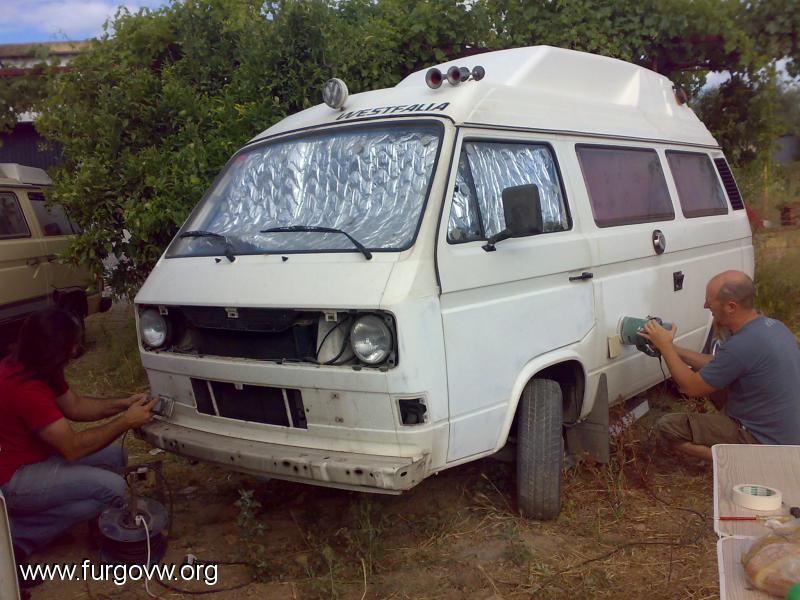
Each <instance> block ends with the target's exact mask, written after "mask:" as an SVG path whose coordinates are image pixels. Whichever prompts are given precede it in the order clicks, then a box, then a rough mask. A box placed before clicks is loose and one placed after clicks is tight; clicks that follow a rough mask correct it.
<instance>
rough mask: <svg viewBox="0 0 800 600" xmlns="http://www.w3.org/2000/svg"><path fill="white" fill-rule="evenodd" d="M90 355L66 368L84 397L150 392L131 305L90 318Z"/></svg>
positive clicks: (117, 306) (88, 335)
mask: <svg viewBox="0 0 800 600" xmlns="http://www.w3.org/2000/svg"><path fill="white" fill-rule="evenodd" d="M86 342H87V352H86V353H85V354H84V355H83V356H81V357H80V358H79V359H77V360H74V361H72V362H71V363H70V364H69V365H68V366H67V369H66V377H67V381H69V382H70V385H71V387H73V388H74V389H75V390H77V391H78V392H79V393H81V394H85V395H89V396H98V397H101V398H102V397H120V396H130V395H132V394H135V393H138V392H143V391H147V389H148V383H147V376H146V374H145V371H144V368H143V367H142V362H141V360H140V358H139V348H138V345H137V342H136V326H135V322H134V318H133V309H132V307H131V306H130V305H128V304H124V305H119V304H118V305H115V306H114V307H113V308H112V309H111V310H110V311H108V312H106V313H100V314H96V315H92V316H90V317H88V318H87V319H86Z"/></svg>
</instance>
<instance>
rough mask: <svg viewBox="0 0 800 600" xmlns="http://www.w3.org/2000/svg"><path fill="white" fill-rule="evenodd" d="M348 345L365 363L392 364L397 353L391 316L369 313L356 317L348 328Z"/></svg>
mask: <svg viewBox="0 0 800 600" xmlns="http://www.w3.org/2000/svg"><path fill="white" fill-rule="evenodd" d="M350 347H351V348H352V350H353V353H354V354H355V355H356V358H358V360H360V361H361V362H362V363H364V364H366V365H370V366H378V365H381V364H384V363H385V364H386V365H387V366H394V365H395V363H396V360H397V354H396V352H395V335H394V323H393V321H392V318H391V316H389V315H379V314H374V313H370V314H365V315H361V316H359V317H358V318H356V320H355V322H354V323H353V326H352V328H351V329H350Z"/></svg>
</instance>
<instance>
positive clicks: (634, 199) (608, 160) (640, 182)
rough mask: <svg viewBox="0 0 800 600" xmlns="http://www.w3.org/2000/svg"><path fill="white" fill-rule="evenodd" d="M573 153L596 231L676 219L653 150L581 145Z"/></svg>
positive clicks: (659, 163)
mask: <svg viewBox="0 0 800 600" xmlns="http://www.w3.org/2000/svg"><path fill="white" fill-rule="evenodd" d="M576 150H577V152H578V159H579V160H580V163H581V171H582V172H583V179H584V181H585V182H586V189H587V190H588V192H589V202H590V203H591V205H592V213H593V214H594V221H595V223H597V225H598V226H599V227H611V226H614V225H628V224H630V223H645V222H648V221H666V220H669V219H672V218H674V217H675V211H674V210H673V208H672V200H671V199H670V197H669V190H668V189H667V182H666V180H665V179H664V172H663V171H662V169H661V162H660V161H659V160H658V154H657V153H656V151H655V150H649V149H646V148H612V147H607V146H584V145H581V146H577V147H576Z"/></svg>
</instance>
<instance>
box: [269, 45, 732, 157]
mask: <svg viewBox="0 0 800 600" xmlns="http://www.w3.org/2000/svg"><path fill="white" fill-rule="evenodd" d="M477 65H480V66H483V67H484V69H485V70H486V75H485V77H484V78H483V79H482V80H481V81H472V80H471V81H467V82H464V83H461V84H459V85H457V86H452V85H450V84H449V83H447V82H446V81H445V82H444V83H443V84H442V86H441V87H440V88H438V89H431V88H429V87H428V86H427V85H426V83H425V73H426V72H427V69H424V70H421V71H417V72H416V73H412V74H411V75H409V76H408V77H406V78H405V79H403V80H402V81H401V82H400V83H398V84H397V85H396V86H395V87H393V88H388V89H382V90H375V91H371V92H364V93H361V94H355V95H353V96H351V97H350V98H348V100H347V102H346V103H345V106H344V108H343V109H342V110H341V111H337V110H334V109H331V108H329V107H328V106H326V105H324V104H321V105H318V106H315V107H312V108H309V109H307V110H304V111H302V112H300V113H297V114H295V115H292V116H289V117H287V118H286V119H283V120H282V121H280V122H279V123H276V124H275V125H274V126H272V127H271V128H270V129H268V130H267V131H265V132H264V133H262V134H261V135H260V136H258V137H264V136H271V135H275V134H279V133H284V132H288V131H292V130H296V129H301V128H306V127H313V126H318V125H325V124H330V123H333V122H336V121H340V122H341V121H354V120H358V119H365V118H370V117H372V118H375V117H393V116H409V115H416V116H424V115H438V116H447V117H450V118H451V119H453V120H454V121H455V122H456V123H457V124H475V125H493V126H500V127H513V128H526V129H536V130H550V131H559V132H576V133H587V134H593V135H603V136H614V137H630V138H641V139H649V140H665V141H673V142H685V143H691V144H701V145H710V146H717V143H716V141H715V140H714V138H713V137H712V136H711V134H710V133H709V131H708V129H706V127H705V125H703V124H702V123H701V122H700V120H699V119H698V118H697V116H696V115H695V114H694V112H693V111H692V110H691V108H689V107H688V105H686V104H683V105H681V104H679V103H678V101H677V100H676V98H675V92H674V90H673V84H672V82H671V81H670V80H669V79H667V78H666V77H664V76H663V75H659V74H658V73H655V72H653V71H650V70H648V69H645V68H643V67H639V66H636V65H634V64H631V63H627V62H624V61H621V60H617V59H613V58H608V57H605V56H598V55H596V54H588V53H585V52H577V51H574V50H565V49H563V48H552V47H549V46H534V47H529V48H515V49H511V50H499V51H497V52H487V53H485V54H477V55H474V56H470V57H467V58H463V59H457V60H453V61H450V62H447V63H443V64H440V65H431V66H436V67H438V68H439V69H440V70H441V71H442V72H446V71H447V69H448V68H449V67H451V66H458V67H467V68H469V69H470V70H471V69H472V68H473V67H475V66H477Z"/></svg>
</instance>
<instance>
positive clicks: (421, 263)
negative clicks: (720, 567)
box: [136, 47, 753, 518]
mask: <svg viewBox="0 0 800 600" xmlns="http://www.w3.org/2000/svg"><path fill="white" fill-rule="evenodd" d="M453 67H455V68H453ZM325 97H326V102H327V103H328V104H329V105H325V104H322V105H319V106H315V107H313V108H310V109H308V110H304V111H303V112H301V113H299V114H296V115H293V116H290V117H288V118H286V119H284V120H283V121H281V122H280V123H278V124H276V125H275V126H273V127H271V128H270V129H268V130H267V131H265V132H264V133H262V134H260V135H258V136H257V137H256V138H254V139H253V140H252V141H251V142H250V143H249V144H247V145H246V146H245V147H244V148H242V149H241V150H240V151H239V152H237V153H236V154H235V155H234V156H233V158H232V159H231V161H230V162H229V164H228V165H227V166H226V167H225V169H224V170H223V172H222V173H221V174H220V176H219V178H218V179H217V180H216V182H215V183H214V184H213V186H212V187H211V189H210V190H209V192H208V193H207V194H206V196H205V197H204V198H203V199H202V200H201V201H200V203H199V204H198V206H197V208H196V209H195V210H194V212H193V213H192V214H191V216H190V217H189V219H188V220H187V222H186V224H185V225H184V226H183V228H182V229H181V231H180V232H179V234H178V235H177V237H176V238H175V240H174V241H173V242H172V244H171V245H170V246H169V248H168V249H167V251H166V253H165V254H164V256H163V257H162V258H161V260H160V261H159V262H158V264H157V265H156V267H155V269H154V270H153V272H152V274H151V275H150V277H149V278H148V280H147V282H146V283H145V285H144V286H143V287H142V289H141V291H140V292H139V294H138V296H137V297H136V309H137V319H138V325H139V332H140V341H141V357H142V361H143V363H144V366H145V367H146V369H147V372H148V375H149V378H150V383H151V385H152V391H153V393H156V394H161V395H162V396H165V397H168V398H171V399H172V400H173V401H174V410H173V411H171V413H169V416H168V417H167V418H162V419H159V420H158V421H157V422H155V423H153V424H151V425H149V426H148V427H146V428H145V429H144V432H143V435H144V437H145V438H146V439H147V440H149V441H150V442H151V443H153V444H155V445H157V446H159V447H161V448H165V449H167V450H171V451H173V452H176V453H178V454H182V455H184V456H188V457H193V458H197V459H202V460H206V461H212V462H215V463H218V464H223V465H228V466H230V467H231V468H233V469H239V470H242V471H248V472H251V473H257V474H266V475H270V476H272V477H277V478H282V479H292V480H297V481H304V482H307V483H313V484H317V485H325V486H334V487H340V488H347V489H355V490H363V491H372V492H386V493H397V492H401V491H403V490H407V489H409V488H411V487H412V486H414V485H416V484H418V483H419V482H421V481H422V480H423V479H424V478H425V477H427V476H428V475H431V474H433V473H436V472H438V471H440V470H442V469H446V468H448V467H452V466H455V465H458V464H461V463H464V462H467V461H471V460H475V459H477V458H480V457H483V456H487V455H490V454H492V453H495V452H497V451H498V450H499V449H501V448H502V447H503V446H504V445H505V444H506V443H507V442H509V441H514V442H515V447H516V453H517V465H518V467H517V474H518V503H519V508H520V510H521V511H522V512H523V513H524V514H526V515H530V516H534V517H542V518H547V517H553V516H555V515H556V514H557V513H558V510H559V506H560V505H559V482H560V473H561V468H562V461H563V458H564V453H565V440H566V449H567V451H569V452H573V453H580V452H583V451H587V452H589V453H590V454H594V455H596V456H599V457H600V458H602V457H603V455H606V456H607V452H608V450H607V448H608V426H607V424H608V403H609V401H612V402H613V401H616V400H619V399H624V398H628V397H631V396H633V395H635V394H637V393H639V392H641V391H642V390H645V389H647V388H648V387H650V386H653V385H654V384H656V383H657V382H659V381H660V380H661V379H662V378H663V376H662V373H661V370H660V369H659V364H658V361H657V360H653V359H652V358H649V357H647V356H646V355H644V354H642V353H640V352H638V351H637V350H636V349H634V348H632V347H621V346H620V345H619V343H618V342H619V329H618V327H619V322H620V318H621V317H622V316H624V315H634V316H642V317H644V316H646V315H660V316H662V317H664V318H665V319H667V320H669V321H673V322H675V323H677V324H678V325H679V327H680V332H679V337H680V342H681V343H682V344H684V345H686V346H689V347H693V348H696V349H698V350H699V349H700V348H702V346H703V344H704V342H705V341H706V339H707V337H708V334H709V325H710V315H709V314H708V312H707V311H705V310H704V309H703V303H704V292H705V284H706V282H707V281H708V279H709V278H710V277H711V276H712V275H714V274H715V273H718V272H720V271H722V270H724V269H742V270H744V271H746V272H748V273H752V272H753V249H752V244H751V234H750V228H749V225H748V221H747V217H746V215H745V211H744V210H743V208H744V207H743V204H742V199H741V197H740V195H739V192H738V191H737V188H736V184H735V183H734V180H733V177H732V175H731V171H730V168H729V167H728V164H727V163H726V161H725V158H724V157H723V154H722V152H721V150H720V148H719V145H718V144H717V142H716V141H715V140H714V138H713V137H712V136H711V135H710V134H709V132H708V130H707V129H706V128H705V127H704V126H703V124H702V123H701V122H700V121H699V120H698V119H697V117H696V116H695V115H694V113H693V112H692V110H691V109H690V108H689V107H688V106H687V105H686V103H685V96H684V95H683V93H682V92H681V90H680V89H677V88H675V87H674V86H673V84H672V83H671V82H670V81H669V80H667V79H666V78H665V77H663V76H661V75H658V74H656V73H654V72H651V71H648V70H646V69H643V68H641V67H637V66H634V65H631V64H628V63H625V62H621V61H618V60H612V59H609V58H604V57H601V56H594V55H590V54H584V53H580V52H574V51H569V50H561V49H556V48H549V47H534V48H520V49H515V50H506V51H500V52H493V53H488V54H482V55H479V56H473V57H470V58H465V59H463V60H457V61H453V62H452V63H447V64H444V65H439V67H438V69H436V70H430V71H429V72H427V73H426V72H418V73H414V74H412V75H410V76H408V77H407V78H406V79H404V80H403V81H402V82H400V83H399V84H398V85H397V86H396V87H394V88H391V89H385V90H376V91H372V92H366V93H363V94H358V95H355V96H352V97H347V94H346V89H345V86H344V85H343V83H342V82H338V81H336V80H333V81H331V82H329V84H328V85H327V86H326V90H325Z"/></svg>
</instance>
